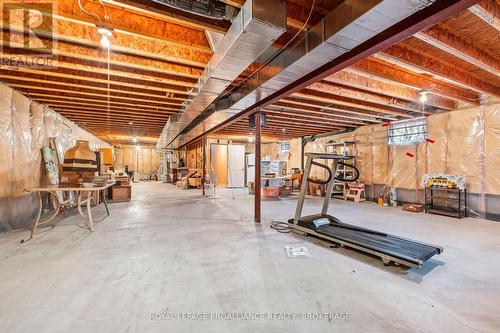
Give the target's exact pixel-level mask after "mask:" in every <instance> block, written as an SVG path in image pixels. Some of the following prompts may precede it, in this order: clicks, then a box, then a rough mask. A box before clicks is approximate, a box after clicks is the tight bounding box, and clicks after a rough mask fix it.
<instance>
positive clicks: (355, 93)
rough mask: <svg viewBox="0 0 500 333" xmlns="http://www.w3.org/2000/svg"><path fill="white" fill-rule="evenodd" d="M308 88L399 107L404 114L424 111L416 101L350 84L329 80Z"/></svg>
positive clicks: (397, 112)
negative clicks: (350, 85) (408, 100)
mask: <svg viewBox="0 0 500 333" xmlns="http://www.w3.org/2000/svg"><path fill="white" fill-rule="evenodd" d="M308 89H311V90H315V91H320V92H325V93H328V94H332V95H334V96H336V98H338V97H347V98H349V99H351V100H353V101H360V104H361V105H363V104H364V103H365V102H366V103H371V104H375V105H381V106H382V107H384V108H385V107H386V108H387V109H386V110H388V112H389V110H392V109H393V108H394V109H399V110H403V111H405V112H403V114H405V115H406V112H407V111H409V112H417V113H422V108H421V107H420V106H418V105H416V102H415V103H407V102H405V101H401V100H398V99H394V98H391V97H388V96H384V95H381V94H379V93H373V92H367V91H363V90H361V89H357V88H351V87H349V86H344V85H337V84H335V83H330V82H327V81H320V82H317V83H314V84H312V85H310V86H309V87H308ZM394 112H395V113H392V114H396V115H400V114H401V111H398V110H394Z"/></svg>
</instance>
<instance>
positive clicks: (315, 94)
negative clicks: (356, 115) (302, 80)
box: [291, 89, 412, 118]
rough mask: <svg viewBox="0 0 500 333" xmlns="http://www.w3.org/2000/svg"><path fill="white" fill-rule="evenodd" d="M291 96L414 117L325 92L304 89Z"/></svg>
mask: <svg viewBox="0 0 500 333" xmlns="http://www.w3.org/2000/svg"><path fill="white" fill-rule="evenodd" d="M291 96H294V97H298V98H303V99H308V100H313V101H317V102H323V103H331V104H338V105H344V106H349V107H354V108H360V109H363V110H368V111H372V112H378V113H385V114H389V115H393V116H394V115H396V116H402V117H406V118H411V117H412V116H411V115H409V114H406V113H405V112H403V111H398V110H393V109H390V108H387V107H383V106H377V105H373V104H370V103H366V102H361V101H357V100H354V99H352V98H346V97H343V96H334V95H331V94H329V93H325V92H320V91H317V90H309V89H303V90H302V91H300V92H296V93H293V94H292V95H291Z"/></svg>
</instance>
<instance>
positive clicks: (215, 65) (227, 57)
mask: <svg viewBox="0 0 500 333" xmlns="http://www.w3.org/2000/svg"><path fill="white" fill-rule="evenodd" d="M286 13H287V7H286V3H285V2H284V1H282V0H247V1H246V2H245V4H244V5H243V7H242V8H241V10H240V12H239V13H238V15H237V16H236V18H235V19H234V21H233V23H232V25H231V27H230V28H229V30H228V31H227V33H226V35H225V36H224V38H223V39H222V40H221V42H220V43H219V45H218V46H217V50H216V52H215V53H214V54H213V56H212V58H211V59H210V62H209V63H208V65H207V67H206V68H205V70H204V71H203V74H202V76H201V77H200V79H199V80H198V83H197V86H196V87H195V88H193V89H192V90H191V91H190V95H189V97H188V99H187V100H186V102H185V103H184V104H183V106H182V110H181V112H180V115H179V116H178V117H176V119H174V118H172V117H171V118H170V119H169V120H168V121H167V124H166V125H165V127H164V129H163V131H162V134H161V136H160V140H159V143H158V146H160V147H165V146H166V145H167V144H168V143H170V142H171V141H172V140H174V139H175V138H176V137H177V135H178V134H179V133H180V132H181V131H182V130H183V129H184V128H185V127H186V126H187V125H189V124H190V123H191V122H192V121H193V120H194V119H195V118H196V117H197V116H198V115H199V114H200V113H201V112H202V111H203V110H205V109H206V108H207V107H208V106H209V105H210V104H211V103H212V102H213V101H214V100H215V99H216V98H217V97H218V96H219V95H220V94H221V93H222V92H223V91H224V89H226V87H227V86H228V85H229V84H230V83H231V82H233V81H234V79H236V78H237V77H238V76H239V75H240V74H241V73H242V72H243V71H244V70H245V69H246V68H247V67H248V66H250V65H251V64H252V63H253V62H254V61H255V59H257V58H258V57H259V56H260V55H261V54H262V53H263V52H264V51H265V50H267V49H268V48H269V47H270V46H271V45H272V44H273V42H274V41H275V40H276V39H278V37H280V36H281V35H282V34H283V33H284V32H285V31H286V26H287V23H286V21H287V15H286Z"/></svg>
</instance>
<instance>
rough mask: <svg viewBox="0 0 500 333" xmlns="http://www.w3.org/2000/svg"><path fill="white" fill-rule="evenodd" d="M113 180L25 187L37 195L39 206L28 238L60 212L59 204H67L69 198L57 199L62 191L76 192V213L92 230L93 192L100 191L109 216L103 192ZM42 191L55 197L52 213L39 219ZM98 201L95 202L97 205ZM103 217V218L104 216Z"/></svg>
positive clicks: (112, 183) (41, 209)
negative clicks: (84, 207) (84, 183)
mask: <svg viewBox="0 0 500 333" xmlns="http://www.w3.org/2000/svg"><path fill="white" fill-rule="evenodd" d="M114 184H115V182H113V181H109V182H107V183H106V184H104V185H96V184H91V185H89V186H84V185H82V184H57V185H45V186H41V187H30V188H27V189H26V190H25V191H26V192H36V193H37V196H38V202H39V207H38V216H37V219H36V221H35V222H34V223H33V225H32V226H31V235H30V238H29V239H32V238H33V235H34V234H35V232H36V229H37V228H38V226H40V225H43V224H46V223H48V222H50V221H51V220H52V219H54V218H55V217H56V216H57V215H58V214H59V212H60V209H59V208H60V207H61V204H67V203H68V202H69V200H67V201H63V202H61V200H60V199H59V198H60V197H59V195H58V194H60V193H63V192H76V194H77V205H76V206H77V208H78V213H79V214H80V216H81V217H82V218H83V219H85V220H87V221H88V225H89V229H90V231H94V220H93V219H92V210H91V202H92V201H93V200H92V199H93V197H94V194H97V195H99V194H100V193H101V192H102V198H103V202H104V206H105V207H106V216H105V217H107V216H109V209H108V203H107V201H106V193H105V192H104V191H105V190H106V189H108V188H109V187H111V186H113V185H114ZM42 193H48V194H49V195H51V196H52V197H54V199H55V205H56V206H55V207H54V211H53V212H52V215H51V216H50V217H49V218H48V219H46V220H43V221H41V217H42V211H43V200H42ZM84 193H86V194H87V195H86V198H85V199H84V198H83V194H84ZM82 204H83V205H86V206H87V214H86V215H85V213H84V212H83V210H82ZM97 204H98V203H96V205H97ZM105 217H104V218H105Z"/></svg>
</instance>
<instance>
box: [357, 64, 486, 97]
mask: <svg viewBox="0 0 500 333" xmlns="http://www.w3.org/2000/svg"><path fill="white" fill-rule="evenodd" d="M347 70H349V71H353V70H354V71H355V72H357V73H361V74H363V75H366V74H368V75H370V76H369V78H372V77H375V78H377V79H382V80H387V81H388V82H397V83H400V84H403V85H405V86H407V87H410V88H415V89H419V90H432V93H431V94H432V95H436V96H442V97H445V98H450V99H453V100H456V101H461V102H466V103H468V104H472V105H479V94H478V93H475V92H471V91H468V90H466V89H463V88H460V87H456V86H452V85H451V84H447V83H444V82H442V81H439V80H436V79H433V78H431V77H429V76H428V75H422V74H417V73H414V72H411V71H409V70H406V69H404V68H402V67H399V66H397V65H394V64H392V63H390V62H387V61H384V60H382V59H379V58H374V57H370V58H367V59H364V60H361V61H359V62H357V63H356V64H354V65H352V66H351V67H350V68H348V69H347Z"/></svg>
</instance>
